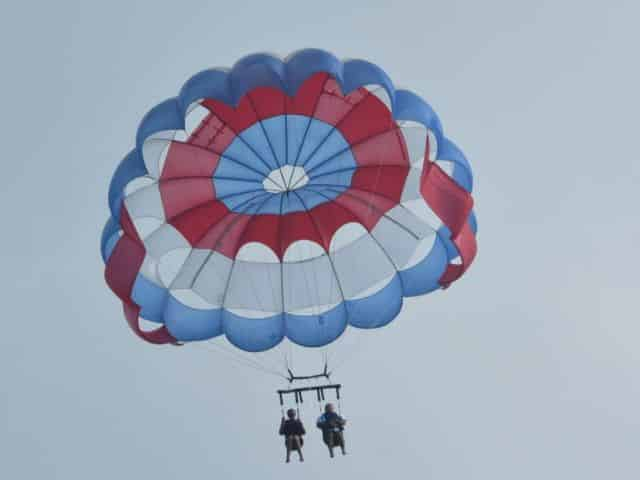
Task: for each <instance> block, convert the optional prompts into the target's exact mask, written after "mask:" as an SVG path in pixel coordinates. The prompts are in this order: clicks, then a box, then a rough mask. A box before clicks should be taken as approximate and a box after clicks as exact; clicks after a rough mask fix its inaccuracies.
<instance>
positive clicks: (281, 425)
mask: <svg viewBox="0 0 640 480" xmlns="http://www.w3.org/2000/svg"><path fill="white" fill-rule="evenodd" d="M278 433H279V434H280V435H284V417H282V420H280V430H278Z"/></svg>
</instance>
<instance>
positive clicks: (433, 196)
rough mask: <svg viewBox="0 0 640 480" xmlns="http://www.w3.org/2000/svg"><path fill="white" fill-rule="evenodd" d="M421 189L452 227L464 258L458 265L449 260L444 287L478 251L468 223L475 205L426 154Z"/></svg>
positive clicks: (458, 276)
mask: <svg viewBox="0 0 640 480" xmlns="http://www.w3.org/2000/svg"><path fill="white" fill-rule="evenodd" d="M420 193H421V194H422V196H423V198H424V199H425V201H426V202H427V204H428V205H429V206H430V207H431V209H432V210H433V211H434V212H435V213H436V215H438V217H439V218H440V219H441V220H442V222H443V223H444V224H445V225H446V226H447V227H448V228H449V230H451V240H452V241H453V243H454V245H455V246H456V248H457V249H458V253H459V254H460V258H461V260H462V262H461V263H460V264H458V265H454V264H450V265H449V266H448V267H447V269H446V270H445V272H444V274H443V275H442V277H441V278H440V284H441V285H442V286H443V287H448V286H449V285H450V284H451V282H453V281H454V280H456V279H458V278H460V276H461V275H462V274H463V273H464V272H465V271H466V270H467V269H468V268H469V265H471V262H473V259H474V258H475V255H476V251H477V245H476V240H475V236H474V235H473V232H472V230H471V227H470V225H469V223H468V219H469V214H470V213H471V209H472V208H473V198H472V197H471V194H470V193H469V192H467V191H466V190H465V189H464V188H462V187H461V186H459V185H458V184H457V183H456V182H455V181H454V180H453V179H452V178H451V177H449V176H448V175H447V174H446V173H445V172H444V171H443V170H442V169H441V168H440V167H439V166H438V165H436V164H435V163H433V162H430V161H429V160H428V159H426V158H425V161H424V168H423V171H422V178H421V182H420Z"/></svg>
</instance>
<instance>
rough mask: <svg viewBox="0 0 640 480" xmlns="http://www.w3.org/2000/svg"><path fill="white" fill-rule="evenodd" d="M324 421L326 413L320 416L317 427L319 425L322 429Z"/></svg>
mask: <svg viewBox="0 0 640 480" xmlns="http://www.w3.org/2000/svg"><path fill="white" fill-rule="evenodd" d="M324 423H325V420H324V415H320V416H319V417H318V421H317V422H316V427H318V428H319V429H320V430H322V429H323V428H324Z"/></svg>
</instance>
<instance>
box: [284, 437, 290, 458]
mask: <svg viewBox="0 0 640 480" xmlns="http://www.w3.org/2000/svg"><path fill="white" fill-rule="evenodd" d="M284 444H285V445H286V447H287V458H286V460H285V462H286V463H289V461H290V460H291V437H286V438H285V440H284Z"/></svg>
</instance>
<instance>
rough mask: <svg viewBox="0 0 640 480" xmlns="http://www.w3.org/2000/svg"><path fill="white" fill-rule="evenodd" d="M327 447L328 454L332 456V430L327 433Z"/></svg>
mask: <svg viewBox="0 0 640 480" xmlns="http://www.w3.org/2000/svg"><path fill="white" fill-rule="evenodd" d="M326 443H327V447H328V448H329V456H330V457H331V458H333V447H334V446H335V440H334V438H333V432H328V433H327V442H326Z"/></svg>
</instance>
